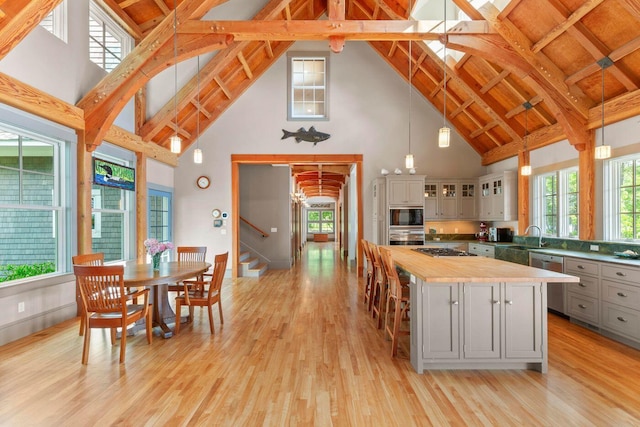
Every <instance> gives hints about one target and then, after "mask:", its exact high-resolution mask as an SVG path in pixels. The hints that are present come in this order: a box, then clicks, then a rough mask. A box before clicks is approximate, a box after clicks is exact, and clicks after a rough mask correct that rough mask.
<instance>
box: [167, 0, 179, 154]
mask: <svg viewBox="0 0 640 427" xmlns="http://www.w3.org/2000/svg"><path fill="white" fill-rule="evenodd" d="M173 59H174V62H175V63H174V66H173V70H174V73H173V74H174V76H173V78H174V81H173V83H174V96H173V111H174V113H175V120H176V134H175V135H174V136H172V137H171V139H170V140H171V152H172V153H176V154H178V153H180V151H181V150H182V140H181V139H180V137H179V136H178V6H177V4H176V0H174V1H173Z"/></svg>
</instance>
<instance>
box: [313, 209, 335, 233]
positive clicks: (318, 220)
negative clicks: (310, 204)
mask: <svg viewBox="0 0 640 427" xmlns="http://www.w3.org/2000/svg"><path fill="white" fill-rule="evenodd" d="M334 228H335V227H334V215H333V210H327V209H318V210H316V209H313V210H308V211H307V233H309V234H315V233H333V232H334Z"/></svg>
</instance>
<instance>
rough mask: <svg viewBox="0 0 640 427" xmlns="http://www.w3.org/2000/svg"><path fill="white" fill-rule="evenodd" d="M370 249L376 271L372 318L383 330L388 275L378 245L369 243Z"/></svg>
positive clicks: (372, 297)
mask: <svg viewBox="0 0 640 427" xmlns="http://www.w3.org/2000/svg"><path fill="white" fill-rule="evenodd" d="M369 249H370V251H371V259H372V260H373V268H374V271H375V281H374V284H373V293H372V295H371V301H370V303H371V305H372V308H371V317H372V318H374V319H375V318H376V317H377V322H376V327H377V328H378V329H380V328H382V314H383V313H384V308H385V297H386V294H387V275H386V273H385V271H384V267H383V266H382V260H381V259H380V251H379V250H378V245H376V244H375V243H371V242H369Z"/></svg>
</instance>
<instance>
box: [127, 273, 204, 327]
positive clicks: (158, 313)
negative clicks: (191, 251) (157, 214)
mask: <svg viewBox="0 0 640 427" xmlns="http://www.w3.org/2000/svg"><path fill="white" fill-rule="evenodd" d="M209 268H211V264H210V263H208V262H196V261H170V262H161V263H160V268H159V269H158V270H154V269H153V265H152V264H141V263H138V262H136V261H131V262H127V263H125V266H124V285H125V287H145V288H148V289H149V293H150V299H151V302H152V304H153V307H152V312H153V313H152V319H153V320H152V321H153V326H154V327H159V328H160V330H161V333H160V335H161V336H163V337H164V338H171V337H172V336H173V330H172V329H171V327H170V326H169V325H171V324H175V322H176V321H180V319H177V320H176V313H175V312H174V311H173V308H172V307H171V304H170V303H169V285H170V284H176V283H179V282H181V281H183V280H187V279H193V278H196V277H199V276H201V275H202V274H203V273H204V272H206V271H207V270H209ZM141 326H142V325H136V327H134V329H138V328H139V327H141ZM133 332H135V330H134V331H133Z"/></svg>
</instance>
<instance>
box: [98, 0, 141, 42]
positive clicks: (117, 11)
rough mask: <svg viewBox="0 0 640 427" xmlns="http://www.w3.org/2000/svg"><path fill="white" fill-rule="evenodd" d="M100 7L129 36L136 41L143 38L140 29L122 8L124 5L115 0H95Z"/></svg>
mask: <svg viewBox="0 0 640 427" xmlns="http://www.w3.org/2000/svg"><path fill="white" fill-rule="evenodd" d="M95 1H96V3H98V4H99V5H100V6H102V9H103V10H104V11H105V12H106V13H107V14H108V15H109V16H110V17H111V19H113V20H114V21H115V22H117V23H118V24H119V25H120V26H121V27H122V28H123V29H124V30H125V31H126V32H127V33H128V34H129V35H130V36H131V37H133V38H134V40H136V41H140V40H142V39H143V38H144V34H143V32H142V29H140V27H139V26H138V24H136V23H135V21H134V20H133V19H131V17H130V16H129V15H127V13H126V12H125V11H124V10H123V9H124V7H125V6H122V5H121V4H118V3H117V2H116V1H115V0H95Z"/></svg>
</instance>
